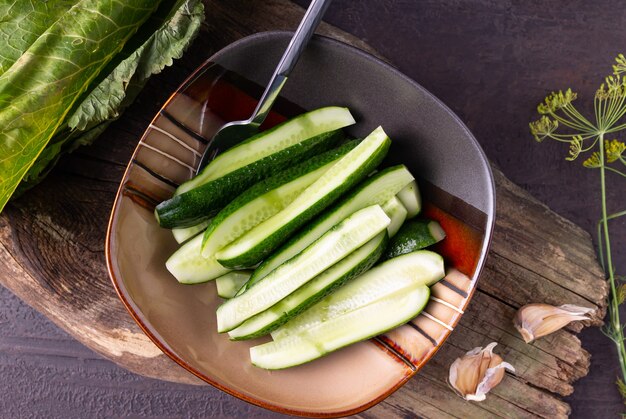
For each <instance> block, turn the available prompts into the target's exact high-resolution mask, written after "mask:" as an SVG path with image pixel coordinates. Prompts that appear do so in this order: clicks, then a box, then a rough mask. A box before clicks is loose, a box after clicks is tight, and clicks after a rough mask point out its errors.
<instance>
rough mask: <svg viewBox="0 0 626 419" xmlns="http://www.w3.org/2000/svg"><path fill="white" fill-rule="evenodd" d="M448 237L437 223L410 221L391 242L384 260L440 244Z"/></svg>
mask: <svg viewBox="0 0 626 419" xmlns="http://www.w3.org/2000/svg"><path fill="white" fill-rule="evenodd" d="M445 237H446V233H445V231H443V229H442V228H441V226H440V225H439V223H438V222H437V221H429V220H410V221H407V222H406V224H404V225H403V226H402V228H400V231H398V234H397V235H396V236H395V237H394V238H393V239H392V240H391V241H390V242H389V247H387V250H386V251H385V256H384V259H391V258H395V257H397V256H400V255H404V254H406V253H410V252H414V251H416V250H420V249H423V248H425V247H428V246H431V245H433V244H435V243H437V242H440V241H441V240H443V239H444V238H445Z"/></svg>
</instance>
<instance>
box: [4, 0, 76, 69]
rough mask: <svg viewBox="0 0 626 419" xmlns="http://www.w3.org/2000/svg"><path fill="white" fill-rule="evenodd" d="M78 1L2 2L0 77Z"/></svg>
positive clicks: (35, 0) (12, 0) (14, 0)
mask: <svg viewBox="0 0 626 419" xmlns="http://www.w3.org/2000/svg"><path fill="white" fill-rule="evenodd" d="M76 3H78V0H54V1H43V0H31V1H26V0H10V1H7V0H0V39H2V48H0V75H2V74H3V73H4V72H5V71H6V70H7V69H9V68H10V67H11V66H12V65H13V63H14V62H15V61H17V59H18V58H20V56H21V55H22V54H23V53H24V51H26V50H27V49H28V47H30V46H31V45H32V43H33V42H35V40H36V39H37V38H39V36H40V35H41V34H42V33H44V32H45V31H46V30H47V29H48V28H49V27H50V25H52V24H53V23H54V22H56V20H57V19H58V18H59V17H60V16H62V15H63V14H64V13H66V12H67V11H68V10H69V9H70V8H71V7H72V6H73V5H74V4H76Z"/></svg>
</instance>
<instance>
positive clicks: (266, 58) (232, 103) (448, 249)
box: [106, 32, 494, 416]
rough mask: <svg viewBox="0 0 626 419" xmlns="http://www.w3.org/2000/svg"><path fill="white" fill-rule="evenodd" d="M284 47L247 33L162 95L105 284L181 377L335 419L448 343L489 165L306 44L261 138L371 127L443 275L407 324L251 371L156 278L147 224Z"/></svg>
mask: <svg viewBox="0 0 626 419" xmlns="http://www.w3.org/2000/svg"><path fill="white" fill-rule="evenodd" d="M290 37H291V34H289V33H282V32H271V33H261V34H257V35H254V36H251V37H248V38H245V39H242V40H240V41H239V42H236V43H234V44H232V45H230V46H228V47H227V48H225V49H223V50H222V51H220V52H218V53H217V54H215V55H214V56H213V57H211V58H210V59H209V60H208V61H207V62H206V63H205V64H204V65H202V66H201V67H200V68H199V69H198V70H197V71H196V72H195V73H194V74H192V76H191V77H190V78H189V79H188V80H187V81H186V82H185V83H184V84H183V85H182V86H181V87H180V89H179V90H178V91H177V92H175V93H174V94H173V95H172V96H171V98H170V99H169V101H168V102H167V103H166V104H165V106H164V107H163V109H162V110H161V111H160V112H159V114H157V115H156V117H155V118H154V120H153V121H152V123H151V124H150V126H149V127H148V128H147V130H146V132H145V133H144V135H143V137H142V138H141V141H140V142H139V145H138V146H137V149H136V150H135V153H134V154H133V157H132V160H131V162H130V163H129V165H128V169H127V171H126V173H125V175H124V178H123V180H122V183H121V185H120V189H119V192H118V195H117V198H116V201H115V205H114V208H113V212H112V215H111V221H110V225H109V231H108V235H107V246H106V248H107V263H108V267H109V273H110V275H111V278H112V280H113V284H114V285H115V288H116V290H117V292H118V294H119V295H120V298H121V299H122V301H123V302H124V304H125V305H126V307H127V308H128V310H129V311H130V313H131V315H132V316H133V318H134V319H135V320H136V321H137V323H138V324H139V326H141V328H142V329H143V330H144V331H145V332H146V334H147V335H148V336H149V337H150V338H151V339H152V340H153V341H154V342H155V343H156V344H157V345H158V346H159V348H161V349H162V350H163V351H164V352H165V353H166V354H167V355H169V356H170V357H171V358H172V359H173V360H174V361H176V362H177V363H178V364H180V365H181V366H182V367H184V368H185V369H187V370H188V371H190V372H191V373H193V374H195V375H196V376H198V377H200V378H201V379H203V380H205V381H206V382H208V383H210V384H212V385H213V386H215V387H218V388H220V389H222V390H224V391H226V392H228V393H230V394H232V395H234V396H237V397H239V398H241V399H243V400H246V401H248V402H251V403H254V404H256V405H259V406H263V407H265V408H268V409H272V410H276V411H279V412H283V413H291V414H298V415H304V416H343V415H348V414H352V413H356V412H359V411H361V410H363V409H366V408H367V407H369V406H372V405H373V404H375V403H377V402H379V401H381V400H382V399H384V398H385V397H387V396H388V395H389V394H391V393H392V392H393V391H394V390H396V389H398V388H399V387H400V386H402V384H404V383H405V382H406V381H407V380H408V379H409V378H411V376H413V375H414V374H415V373H416V372H417V371H419V369H420V368H421V367H422V366H423V365H424V364H425V363H426V362H427V361H428V359H429V358H430V357H431V356H432V355H433V354H434V353H435V352H436V351H437V350H438V348H439V347H441V345H442V344H443V343H444V341H445V339H446V338H447V336H448V335H449V334H450V333H451V332H452V331H453V328H454V326H455V325H456V324H457V322H458V321H459V319H460V317H461V315H462V314H463V310H464V309H465V307H466V306H467V304H468V302H469V300H470V298H471V295H472V293H473V291H474V289H475V287H476V280H477V278H478V274H479V273H480V270H481V268H482V266H483V262H484V259H485V255H486V253H487V248H488V244H489V240H490V237H491V231H492V227H493V222H494V219H493V216H494V188H493V180H492V177H491V172H490V168H489V164H488V162H487V160H486V159H485V156H484V154H483V152H482V150H481V149H480V147H479V145H478V143H477V142H476V140H475V139H474V137H473V136H472V134H471V133H470V132H469V131H468V129H467V128H466V127H465V126H464V125H463V123H462V122H461V121H460V120H459V119H458V118H457V117H456V116H455V115H454V114H453V113H452V112H451V111H450V110H449V109H448V108H447V107H446V106H445V105H443V104H442V103H441V102H440V101H439V100H437V99H436V98H435V97H433V96H432V95H431V94H430V93H429V92H427V91H426V90H425V89H423V88H422V87H420V86H419V85H418V84H417V83H415V82H414V81H412V80H410V79H409V78H407V77H406V76H404V75H402V74H401V73H400V72H398V71H397V70H395V69H394V68H393V67H391V66H389V65H387V64H385V63H383V62H381V61H379V60H377V59H376V58H374V57H372V56H370V55H368V54H366V53H364V52H362V51H360V50H357V49H354V48H352V47H350V46H347V45H345V44H342V43H339V42H337V41H333V40H330V39H327V38H322V37H316V38H314V39H313V40H312V42H311V43H310V45H309V47H308V48H307V50H306V52H305V53H304V55H303V57H302V58H301V60H300V62H299V63H298V65H297V67H296V69H295V71H294V73H293V74H292V76H291V77H290V79H289V82H288V83H287V85H286V87H285V89H284V90H283V94H282V97H281V99H280V101H279V103H277V104H276V105H275V107H274V111H273V113H272V115H271V116H270V117H269V119H268V121H267V124H266V125H267V126H270V125H272V124H276V123H278V122H280V121H282V120H284V118H285V117H289V116H292V115H295V114H297V113H299V112H301V111H302V110H303V109H314V108H318V107H321V106H326V105H342V106H347V107H349V108H350V109H351V110H352V112H353V114H354V115H355V117H356V119H357V121H358V122H357V124H356V125H355V126H354V127H351V128H350V129H349V130H348V133H349V134H351V135H353V136H355V137H363V136H365V135H367V134H368V133H369V132H370V131H372V130H373V129H374V128H375V127H376V126H378V125H382V126H383V127H384V129H385V131H386V132H387V133H388V134H389V136H390V137H391V139H392V141H393V142H392V146H391V149H390V153H389V156H388V157H387V159H386V161H385V165H390V164H396V163H404V164H406V165H407V166H408V167H409V169H410V170H411V172H412V173H414V174H415V175H416V177H418V181H419V183H420V187H421V190H422V194H423V199H424V203H425V205H424V211H423V212H424V214H425V216H427V217H430V218H434V219H437V220H439V221H440V223H441V225H442V226H443V228H444V229H445V230H446V232H447V238H446V239H445V240H444V241H443V242H442V243H441V244H440V245H439V246H438V247H437V249H436V250H437V251H439V252H440V253H442V254H443V255H444V257H445V259H446V263H447V265H448V275H447V276H446V278H445V279H444V280H442V281H441V282H439V283H438V284H437V285H435V286H434V287H433V288H432V289H433V292H432V294H433V296H432V298H431V302H430V303H429V305H428V306H427V308H426V310H425V311H424V312H423V313H422V314H421V315H420V316H419V317H418V318H416V319H414V320H413V321H412V322H410V323H409V324H407V325H405V326H402V327H400V328H398V329H396V330H393V331H391V332H388V333H386V334H385V335H383V336H379V337H377V338H375V339H371V340H369V341H366V342H361V343H359V344H356V345H352V346H350V347H348V348H345V349H343V350H340V351H338V352H335V353H333V354H331V355H329V356H326V357H324V358H322V359H320V360H317V361H314V362H311V363H309V364H307V365H303V366H299V367H295V368H291V369H287V370H281V371H273V372H269V371H265V370H262V369H259V368H257V367H254V366H252V365H251V364H250V361H249V354H248V349H249V348H250V346H253V345H256V344H259V342H261V341H262V340H255V341H251V342H230V341H229V340H228V338H227V336H225V335H219V334H217V333H216V324H215V321H216V320H215V309H216V307H217V306H218V305H219V304H220V300H219V298H218V297H217V295H216V290H215V284H213V283H207V284H202V285H195V286H185V285H180V284H178V283H177V282H176V280H175V279H174V278H173V277H172V276H171V275H170V274H169V273H168V272H167V270H166V269H165V261H166V259H167V258H168V257H169V256H170V255H171V254H172V253H173V251H174V250H175V249H176V247H177V245H176V243H175V241H174V239H173V238H172V235H171V233H170V232H169V231H168V230H164V229H161V228H159V226H158V225H157V223H156V221H155V218H154V215H153V210H154V206H155V205H156V203H158V202H160V201H162V200H164V199H166V198H168V197H170V196H171V194H172V192H173V191H174V188H175V187H176V186H177V185H178V184H180V183H182V182H184V181H185V180H187V179H189V178H190V176H191V174H192V171H193V168H194V167H195V165H196V164H197V163H198V161H199V156H200V153H201V152H202V150H203V149H204V147H206V144H207V142H208V139H210V138H211V137H212V135H213V133H214V132H215V130H216V129H217V128H218V127H220V126H221V125H222V124H223V123H224V122H225V121H230V120H234V119H244V118H246V117H247V116H249V115H250V113H251V111H252V109H253V108H254V106H255V103H256V99H257V98H258V97H259V96H260V93H261V92H262V88H261V87H260V86H265V84H266V83H267V81H268V80H269V78H270V75H271V73H272V71H273V69H274V67H275V66H276V64H277V63H278V60H279V59H280V56H281V55H282V53H283V51H284V50H285V47H286V46H287V43H288V41H289V39H290Z"/></svg>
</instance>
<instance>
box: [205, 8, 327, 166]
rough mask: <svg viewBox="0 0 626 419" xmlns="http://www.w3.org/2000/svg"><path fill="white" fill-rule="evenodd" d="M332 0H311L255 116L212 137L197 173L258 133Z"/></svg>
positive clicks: (230, 123) (222, 129)
mask: <svg viewBox="0 0 626 419" xmlns="http://www.w3.org/2000/svg"><path fill="white" fill-rule="evenodd" d="M330 2H331V0H312V1H311V4H310V5H309V8H308V9H307V11H306V13H305V14H304V17H303V18H302V21H301V22H300V25H299V26H298V29H296V32H295V33H294V35H293V38H291V41H290V42H289V45H287V49H286V50H285V53H284V54H283V56H282V58H281V59H280V62H279V63H278V67H276V70H274V74H273V75H272V78H271V80H270V82H269V84H268V85H267V87H266V88H265V91H264V92H263V96H261V99H260V100H259V104H258V105H257V107H256V109H255V110H254V112H252V116H250V118H248V119H246V120H245V121H233V122H229V123H227V124H225V125H223V126H222V127H221V128H220V129H219V130H218V131H217V132H216V133H215V135H214V136H213V139H212V140H211V142H210V143H209V145H208V146H207V148H206V150H204V153H203V154H202V158H201V159H200V164H199V165H198V168H197V169H196V174H198V173H200V171H201V170H202V168H204V166H206V165H207V163H208V162H209V161H210V160H212V159H213V158H214V157H215V155H216V154H217V153H219V152H220V151H222V150H226V149H228V148H230V147H232V146H234V145H235V144H237V143H239V142H240V141H243V140H245V139H246V138H249V137H251V136H252V135H254V134H256V133H257V131H258V130H259V126H260V125H261V124H262V123H263V121H264V120H265V117H266V116H267V114H269V112H270V109H271V108H272V105H273V104H274V101H275V100H276V98H277V97H278V94H279V93H280V90H281V89H282V88H283V86H284V85H285V83H286V82H287V77H288V76H289V74H290V73H291V70H293V68H294V67H295V66H296V63H297V62H298V58H300V55H301V54H302V51H304V48H305V47H306V44H307V43H308V42H309V40H310V39H311V36H313V33H314V32H315V29H316V28H317V25H319V23H320V22H321V20H322V16H323V15H324V12H325V11H326V9H327V8H328V6H329V5H330Z"/></svg>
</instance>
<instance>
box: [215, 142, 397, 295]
mask: <svg viewBox="0 0 626 419" xmlns="http://www.w3.org/2000/svg"><path fill="white" fill-rule="evenodd" d="M390 145H391V140H390V139H389V137H387V138H386V139H385V141H384V142H383V144H382V146H381V147H380V148H379V149H378V150H377V151H376V152H375V153H374V154H372V156H371V157H370V159H369V160H368V161H367V162H366V163H365V164H364V165H363V166H362V167H361V168H360V169H359V170H358V171H357V173H354V174H352V176H350V177H348V178H347V179H346V181H345V182H343V183H342V184H341V185H340V186H338V187H337V188H336V189H335V190H333V191H332V192H330V193H329V194H327V195H326V196H324V198H323V199H321V200H319V201H318V202H316V203H315V204H313V205H311V206H310V207H309V208H307V210H306V211H304V212H303V213H301V214H300V216H298V217H296V218H294V219H293V220H292V221H291V222H289V223H287V224H285V225H284V226H283V227H281V228H280V229H278V230H277V231H276V232H275V233H273V234H272V241H273V243H272V245H271V246H268V245H267V243H259V244H258V245H256V246H255V247H254V248H252V249H251V250H249V251H247V252H246V253H244V254H242V255H240V256H239V257H236V258H233V259H229V260H220V259H218V261H219V262H220V263H221V264H222V265H224V266H226V267H229V268H237V269H238V268H249V267H253V266H255V265H256V264H258V263H259V262H261V261H262V260H263V259H265V258H266V257H267V256H268V255H270V254H271V253H272V252H273V251H274V250H275V249H276V248H277V247H279V246H280V245H282V244H283V243H284V242H285V241H286V240H288V239H289V238H290V237H291V236H292V235H293V233H294V232H296V231H297V230H298V229H299V228H300V227H302V226H303V225H304V224H306V223H308V222H309V221H310V220H311V219H312V218H313V217H315V216H316V215H318V214H319V213H320V212H322V211H323V210H324V209H326V208H328V207H329V206H330V205H332V204H333V203H334V202H335V201H337V199H339V198H340V197H341V196H342V195H343V194H344V193H345V192H346V191H348V190H350V189H351V188H352V187H353V186H354V185H356V184H357V183H359V182H360V181H361V180H363V179H364V178H365V177H367V175H368V174H369V173H371V172H372V171H373V170H374V169H375V168H376V167H378V165H379V164H380V163H381V162H382V161H383V159H384V158H385V156H386V155H387V152H388V151H389V146H390ZM246 288H247V287H246Z"/></svg>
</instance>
